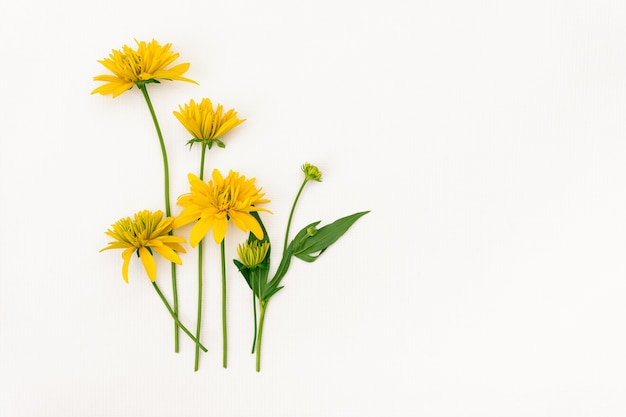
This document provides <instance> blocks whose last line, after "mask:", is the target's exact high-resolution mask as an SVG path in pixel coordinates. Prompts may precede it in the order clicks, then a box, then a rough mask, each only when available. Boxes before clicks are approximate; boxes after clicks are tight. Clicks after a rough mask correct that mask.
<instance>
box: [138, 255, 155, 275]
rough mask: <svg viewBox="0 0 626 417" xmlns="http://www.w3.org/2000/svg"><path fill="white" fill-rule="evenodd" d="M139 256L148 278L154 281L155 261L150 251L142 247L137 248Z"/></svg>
mask: <svg viewBox="0 0 626 417" xmlns="http://www.w3.org/2000/svg"><path fill="white" fill-rule="evenodd" d="M139 258H141V263H142V264H143V267H144V268H145V269H146V272H147V273H148V278H150V281H152V282H154V280H156V263H155V262H154V258H153V257H152V255H151V254H150V251H148V249H146V248H144V247H141V248H139Z"/></svg>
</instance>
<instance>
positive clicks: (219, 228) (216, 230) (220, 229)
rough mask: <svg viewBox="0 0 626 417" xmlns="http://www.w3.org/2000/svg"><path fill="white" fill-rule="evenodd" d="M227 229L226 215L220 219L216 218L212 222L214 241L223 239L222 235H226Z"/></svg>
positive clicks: (220, 241) (217, 241) (218, 241)
mask: <svg viewBox="0 0 626 417" xmlns="http://www.w3.org/2000/svg"><path fill="white" fill-rule="evenodd" d="M227 230H228V220H227V219H226V217H223V218H221V219H216V220H215V221H214V222H213V239H214V240H215V243H222V240H224V236H226V231H227Z"/></svg>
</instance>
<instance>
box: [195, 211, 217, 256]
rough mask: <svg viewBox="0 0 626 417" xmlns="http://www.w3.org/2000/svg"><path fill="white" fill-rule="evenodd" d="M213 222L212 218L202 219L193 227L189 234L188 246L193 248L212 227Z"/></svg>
mask: <svg viewBox="0 0 626 417" xmlns="http://www.w3.org/2000/svg"><path fill="white" fill-rule="evenodd" d="M213 221H214V219H213V218H212V217H208V218H202V219H200V220H198V223H196V224H195V225H194V226H193V228H192V229H191V234H190V235H189V244H190V245H191V246H192V247H194V248H195V247H196V245H197V244H198V242H200V241H201V240H202V239H203V238H204V236H206V234H207V233H208V232H209V229H211V226H213Z"/></svg>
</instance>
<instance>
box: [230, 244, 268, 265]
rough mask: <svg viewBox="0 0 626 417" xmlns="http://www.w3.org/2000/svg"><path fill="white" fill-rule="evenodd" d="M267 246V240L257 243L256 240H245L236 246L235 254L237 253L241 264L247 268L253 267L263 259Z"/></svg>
mask: <svg viewBox="0 0 626 417" xmlns="http://www.w3.org/2000/svg"><path fill="white" fill-rule="evenodd" d="M269 248H270V243H269V242H263V243H259V241H258V240H255V241H253V242H248V241H246V242H244V243H242V244H240V245H239V246H237V255H239V259H240V260H241V263H242V264H244V265H245V266H247V267H248V268H255V267H257V266H259V265H260V264H261V263H262V262H263V261H264V260H265V257H266V256H267V251H268V250H269Z"/></svg>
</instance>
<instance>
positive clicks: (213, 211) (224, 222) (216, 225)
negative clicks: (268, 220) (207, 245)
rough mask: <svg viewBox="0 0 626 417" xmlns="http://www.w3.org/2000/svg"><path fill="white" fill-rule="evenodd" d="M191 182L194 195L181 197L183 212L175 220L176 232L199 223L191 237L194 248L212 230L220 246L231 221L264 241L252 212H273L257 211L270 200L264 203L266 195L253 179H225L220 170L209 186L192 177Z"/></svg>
mask: <svg viewBox="0 0 626 417" xmlns="http://www.w3.org/2000/svg"><path fill="white" fill-rule="evenodd" d="M188 178H189V184H190V186H191V192H190V193H189V194H184V195H182V196H180V197H179V199H178V202H177V204H178V205H179V206H183V207H184V208H183V211H182V212H181V213H180V215H179V216H178V217H176V218H175V219H174V224H173V227H174V228H175V229H176V228H178V227H181V226H184V225H186V224H188V223H191V222H192V221H194V220H198V222H197V223H196V224H195V225H194V226H193V228H192V229H191V235H190V236H189V243H190V244H191V246H193V247H195V246H196V245H197V244H198V242H200V241H201V240H202V239H203V238H204V236H205V235H206V234H207V233H208V232H209V230H210V229H211V228H213V238H214V239H215V243H221V242H222V240H224V236H225V235H226V230H227V229H228V221H229V220H232V222H233V223H234V224H235V226H237V227H238V228H239V229H241V230H243V231H244V232H248V231H251V232H252V233H254V235H255V236H256V237H257V238H258V239H263V229H262V228H261V226H260V225H259V222H258V221H257V220H256V219H255V218H254V216H252V215H251V214H250V212H252V211H266V212H269V213H271V212H270V211H269V210H266V209H264V208H259V207H256V205H258V204H263V203H268V202H269V200H266V199H263V196H264V195H265V194H261V193H260V191H261V189H257V188H256V187H255V185H254V180H255V179H254V178H251V179H246V177H243V176H239V173H238V172H233V171H230V172H229V174H228V176H227V177H226V178H223V177H222V174H220V172H219V171H218V170H217V169H215V170H213V179H212V180H210V181H209V182H208V183H206V182H204V181H202V180H201V179H200V178H198V177H196V176H195V175H193V174H189V175H188Z"/></svg>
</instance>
